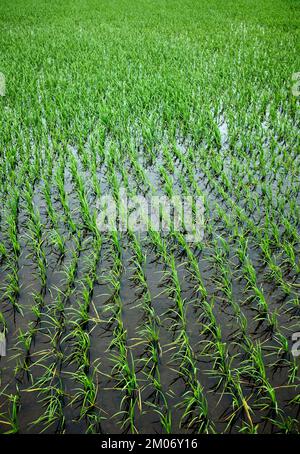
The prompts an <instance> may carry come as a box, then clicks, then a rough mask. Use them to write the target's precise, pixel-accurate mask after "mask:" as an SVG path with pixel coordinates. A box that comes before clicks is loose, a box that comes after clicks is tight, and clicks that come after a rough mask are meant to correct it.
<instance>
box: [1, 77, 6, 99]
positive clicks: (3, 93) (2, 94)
mask: <svg viewBox="0 0 300 454" xmlns="http://www.w3.org/2000/svg"><path fill="white" fill-rule="evenodd" d="M5 89H6V82H5V76H4V74H3V73H1V72H0V96H5Z"/></svg>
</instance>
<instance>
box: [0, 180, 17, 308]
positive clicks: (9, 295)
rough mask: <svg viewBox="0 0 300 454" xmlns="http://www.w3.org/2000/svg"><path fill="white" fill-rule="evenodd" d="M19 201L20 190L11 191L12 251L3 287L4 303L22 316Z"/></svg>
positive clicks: (9, 229)
mask: <svg viewBox="0 0 300 454" xmlns="http://www.w3.org/2000/svg"><path fill="white" fill-rule="evenodd" d="M19 200H20V195H19V192H18V190H17V189H14V188H13V189H11V191H10V197H9V199H8V202H7V207H6V214H5V225H6V227H7V228H6V234H7V240H8V241H9V245H10V246H9V249H10V250H9V252H7V260H6V264H5V268H6V270H7V276H6V284H5V286H4V287H3V290H4V292H3V294H2V301H7V302H8V303H9V305H10V306H11V307H12V309H13V310H14V311H17V312H19V313H21V314H22V308H21V306H20V304H19V301H18V296H19V292H20V283H19V256H20V251H21V246H20V242H19V230H18V215H19Z"/></svg>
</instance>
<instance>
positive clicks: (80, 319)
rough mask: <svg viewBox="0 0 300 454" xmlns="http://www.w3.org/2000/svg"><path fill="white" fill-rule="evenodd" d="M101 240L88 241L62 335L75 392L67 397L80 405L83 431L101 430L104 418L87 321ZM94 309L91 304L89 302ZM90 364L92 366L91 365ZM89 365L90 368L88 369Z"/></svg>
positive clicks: (89, 328) (96, 321)
mask: <svg viewBox="0 0 300 454" xmlns="http://www.w3.org/2000/svg"><path fill="white" fill-rule="evenodd" d="M101 246H102V240H101V239H100V238H96V239H94V240H93V243H92V253H91V255H90V256H88V258H87V264H88V270H87V272H86V274H85V276H84V277H83V278H82V280H81V284H82V291H81V294H80V299H79V300H77V305H78V307H77V305H76V307H71V308H70V309H69V317H70V322H69V325H71V330H70V332H69V333H68V334H67V336H66V337H65V338H64V342H68V343H70V348H71V353H70V354H69V355H68V356H67V357H66V358H65V363H66V364H70V365H72V364H74V365H75V367H76V370H75V371H74V372H66V373H67V374H69V375H70V377H71V378H72V379H73V380H74V381H75V382H76V383H78V385H79V386H80V387H78V388H76V390H75V391H76V393H75V395H74V396H72V398H71V399H70V405H74V404H75V405H80V414H79V421H81V420H82V419H85V421H86V423H87V429H86V432H87V433H99V432H101V420H102V419H103V418H104V416H103V412H102V410H101V409H100V408H99V406H98V405H97V398H98V387H99V386H98V374H99V366H100V363H97V364H93V365H91V364H90V355H89V349H90V331H91V330H92V329H93V328H91V327H90V323H91V322H93V323H94V324H95V323H99V322H100V321H99V317H98V315H97V312H96V318H93V319H91V316H90V306H91V305H93V290H94V284H95V282H96V280H97V273H96V268H97V263H98V261H99V256H100V252H101ZM93 308H94V310H95V311H96V309H95V307H94V306H93ZM91 366H92V367H91ZM91 368H92V370H91Z"/></svg>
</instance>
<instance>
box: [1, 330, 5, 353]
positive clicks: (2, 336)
mask: <svg viewBox="0 0 300 454" xmlns="http://www.w3.org/2000/svg"><path fill="white" fill-rule="evenodd" d="M1 356H6V337H5V332H0V357H1Z"/></svg>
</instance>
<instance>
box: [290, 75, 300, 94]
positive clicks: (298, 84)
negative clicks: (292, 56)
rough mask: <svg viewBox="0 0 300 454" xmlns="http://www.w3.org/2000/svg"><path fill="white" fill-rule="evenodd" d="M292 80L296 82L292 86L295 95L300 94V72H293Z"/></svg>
mask: <svg viewBox="0 0 300 454" xmlns="http://www.w3.org/2000/svg"><path fill="white" fill-rule="evenodd" d="M292 80H293V81H294V82H295V83H294V84H293V86H292V94H293V96H296V97H298V96H300V72H299V73H294V74H292Z"/></svg>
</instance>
